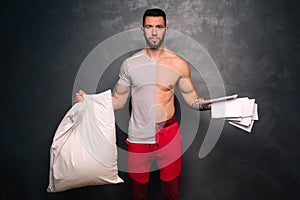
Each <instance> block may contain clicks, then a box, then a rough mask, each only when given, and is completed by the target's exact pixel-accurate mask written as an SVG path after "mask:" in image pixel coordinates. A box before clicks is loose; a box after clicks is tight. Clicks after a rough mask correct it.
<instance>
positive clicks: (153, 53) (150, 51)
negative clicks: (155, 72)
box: [144, 45, 165, 61]
mask: <svg viewBox="0 0 300 200" xmlns="http://www.w3.org/2000/svg"><path fill="white" fill-rule="evenodd" d="M144 51H145V53H146V54H147V55H148V56H149V57H150V58H152V59H153V60H156V61H158V60H159V59H160V58H161V56H162V55H163V52H164V51H165V46H164V45H162V46H161V47H160V48H157V49H154V48H148V47H147V48H145V50H144Z"/></svg>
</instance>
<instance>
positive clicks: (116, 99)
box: [112, 84, 130, 110]
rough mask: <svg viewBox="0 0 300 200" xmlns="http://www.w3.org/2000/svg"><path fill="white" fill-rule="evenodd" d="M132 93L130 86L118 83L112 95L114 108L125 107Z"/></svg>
mask: <svg viewBox="0 0 300 200" xmlns="http://www.w3.org/2000/svg"><path fill="white" fill-rule="evenodd" d="M129 94H130V86H125V85H121V84H117V85H116V87H115V90H114V94H113V97H112V100H113V107H114V110H119V109H122V108H124V106H125V104H126V102H127V99H128V97H129Z"/></svg>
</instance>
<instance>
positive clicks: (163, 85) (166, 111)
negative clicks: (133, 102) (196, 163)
mask: <svg viewBox="0 0 300 200" xmlns="http://www.w3.org/2000/svg"><path fill="white" fill-rule="evenodd" d="M167 31H168V27H165V22H164V19H163V17H151V16H148V17H146V19H145V24H144V27H143V28H142V33H143V35H144V37H145V40H146V43H147V48H145V49H144V52H145V53H146V54H147V55H148V56H149V57H150V58H152V59H153V60H154V61H156V64H157V71H156V77H157V83H156V106H155V108H156V110H155V111H156V112H155V114H156V115H155V116H156V122H162V121H166V120H168V119H170V118H171V117H173V116H174V113H175V106H174V90H175V87H176V86H177V87H178V89H179V91H180V92H181V94H182V96H183V99H184V100H185V102H186V103H187V105H189V106H190V107H192V108H194V109H199V108H200V106H202V105H203V104H202V101H203V98H199V97H198V94H197V92H196V90H195V87H194V85H193V83H192V81H191V76H190V69H189V66H188V64H187V63H186V61H185V60H184V59H182V58H181V57H179V56H178V55H177V54H175V53H174V52H172V51H170V50H168V49H166V48H165V46H164V44H163V39H164V36H165V34H166V33H167ZM83 94H84V92H83V91H82V90H80V91H79V92H78V93H76V97H75V102H81V101H83ZM129 95H130V86H124V85H121V84H117V85H116V87H115V91H114V94H113V97H112V100H113V107H114V110H119V109H122V108H124V106H125V104H126V102H127V100H128V97H129ZM195 103H196V104H195ZM204 107H206V108H208V109H209V108H210V105H204Z"/></svg>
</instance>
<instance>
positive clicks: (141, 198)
mask: <svg viewBox="0 0 300 200" xmlns="http://www.w3.org/2000/svg"><path fill="white" fill-rule="evenodd" d="M147 191H148V182H147V183H139V182H136V181H134V180H133V179H131V178H130V195H131V198H130V199H131V200H146V199H147Z"/></svg>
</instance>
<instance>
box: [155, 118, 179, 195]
mask: <svg viewBox="0 0 300 200" xmlns="http://www.w3.org/2000/svg"><path fill="white" fill-rule="evenodd" d="M159 134H160V136H159V152H158V153H157V160H156V161H157V164H158V165H159V168H160V179H161V191H162V196H163V199H164V200H177V199H178V197H179V185H180V178H181V169H182V143H181V142H182V136H181V133H180V130H179V127H178V124H177V123H175V124H173V125H171V126H168V127H166V128H163V129H162V130H161V131H160V132H159Z"/></svg>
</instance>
